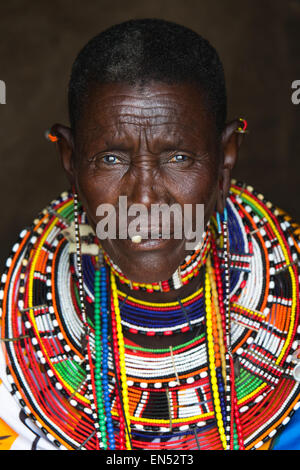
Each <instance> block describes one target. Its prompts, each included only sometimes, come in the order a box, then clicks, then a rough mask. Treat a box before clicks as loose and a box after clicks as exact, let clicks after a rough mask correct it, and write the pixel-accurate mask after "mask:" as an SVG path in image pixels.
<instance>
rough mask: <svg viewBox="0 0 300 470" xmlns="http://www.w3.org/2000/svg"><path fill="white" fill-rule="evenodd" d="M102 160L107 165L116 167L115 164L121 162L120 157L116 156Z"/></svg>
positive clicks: (107, 156) (106, 156)
mask: <svg viewBox="0 0 300 470" xmlns="http://www.w3.org/2000/svg"><path fill="white" fill-rule="evenodd" d="M102 160H103V162H104V163H107V164H108V165H114V164H115V163H119V162H120V160H119V159H118V157H116V156H115V155H112V154H109V155H104V157H103V158H102Z"/></svg>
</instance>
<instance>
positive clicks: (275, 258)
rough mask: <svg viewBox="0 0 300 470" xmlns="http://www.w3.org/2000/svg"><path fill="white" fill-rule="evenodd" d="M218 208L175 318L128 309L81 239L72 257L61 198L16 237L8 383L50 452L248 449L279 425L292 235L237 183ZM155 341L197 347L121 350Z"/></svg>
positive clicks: (65, 197) (288, 353) (1, 292)
mask: <svg viewBox="0 0 300 470" xmlns="http://www.w3.org/2000/svg"><path fill="white" fill-rule="evenodd" d="M226 207H227V214H228V219H227V220H224V221H223V224H222V233H221V234H218V229H217V224H216V221H215V220H214V219H212V220H211V240H210V248H209V250H208V253H207V256H206V261H205V264H204V265H201V266H202V267H201V269H200V270H199V272H200V273H203V283H202V284H201V289H200V290H199V291H198V292H195V293H194V294H193V295H192V296H191V298H186V299H180V301H181V303H182V305H183V307H184V309H185V311H183V310H182V306H181V305H180V303H179V302H178V303H176V304H175V305H167V304H165V305H160V306H158V305H156V307H155V306H154V305H148V304H146V303H145V302H140V301H137V300H136V299H134V297H130V296H129V297H128V298H126V296H124V294H123V293H122V292H121V291H120V290H119V291H118V288H117V283H116V278H115V274H114V272H113V269H111V267H110V266H109V265H108V264H107V263H106V262H105V260H104V263H102V262H101V259H98V258H97V257H94V255H90V254H87V253H86V251H85V246H84V243H83V240H82V237H81V243H82V246H81V247H80V249H79V251H78V252H76V253H75V254H74V250H73V249H72V246H71V245H72V242H70V240H68V239H67V238H66V235H65V230H66V229H67V228H68V226H69V224H70V223H72V222H73V221H74V222H75V225H76V219H77V217H75V220H74V203H73V198H72V196H71V195H70V194H69V193H63V194H62V195H61V197H60V198H59V199H58V200H56V201H53V202H52V203H51V205H50V206H49V207H48V208H47V209H45V210H44V211H43V212H42V213H41V214H39V216H38V217H37V218H36V219H35V221H34V223H33V224H32V226H31V227H30V228H29V229H27V230H24V231H23V232H22V233H21V234H20V238H19V240H18V242H17V243H16V244H15V245H14V247H13V251H12V255H11V257H10V258H9V259H8V261H7V264H6V269H5V272H4V273H3V275H2V285H1V289H0V298H1V301H2V338H4V339H5V340H6V341H5V342H4V346H5V350H6V357H7V366H8V367H7V375H8V379H9V382H10V384H11V393H12V395H13V396H14V398H15V399H16V400H17V402H18V403H19V405H20V407H21V408H22V409H23V411H24V413H25V414H26V416H27V417H28V418H29V419H31V420H32V421H33V422H34V423H35V424H36V426H38V427H39V428H40V430H41V432H42V433H43V434H44V435H45V436H46V437H47V438H48V439H49V440H50V441H51V442H52V443H53V445H54V446H55V447H58V448H59V447H60V448H64V449H90V450H92V449H149V450H150V449H176V450H178V449H186V450H192V449H196V450H197V449H201V450H202V449H203V450H204V449H235V448H240V449H243V448H245V449H256V448H259V447H260V446H261V445H262V444H263V442H265V441H266V440H269V439H270V438H272V437H273V436H274V435H276V434H277V433H278V432H279V431H280V430H281V428H282V426H284V425H286V424H287V423H288V422H289V419H290V417H291V415H292V414H293V412H294V410H295V409H297V408H298V406H299V398H300V395H299V393H300V386H299V381H298V376H299V375H298V373H297V370H298V369H299V362H298V358H297V354H295V352H296V350H297V348H298V342H299V339H300V338H299V334H300V331H299V328H298V324H299V245H298V239H297V236H298V233H299V228H297V227H295V226H294V224H292V222H291V220H290V219H289V218H288V216H286V215H285V214H284V213H283V212H282V211H279V210H278V209H276V208H274V207H273V206H272V204H270V203H269V202H268V201H266V200H265V199H264V198H263V196H261V195H260V194H258V193H257V192H255V191H254V190H253V189H252V188H251V187H249V186H245V185H242V184H240V183H236V182H234V184H233V185H232V187H231V191H230V196H229V198H228V200H227V205H226ZM75 215H76V214H75ZM78 220H79V222H80V223H82V222H85V220H84V219H83V220H81V216H80V214H78ZM78 220H77V221H78ZM79 229H80V228H79V226H77V228H76V230H77V232H78V230H79ZM72 251H73V252H72ZM88 257H89V258H88ZM72 270H73V273H72V272H71V271H72ZM199 279H200V276H199ZM124 301H125V303H124ZM122 304H123V305H122ZM150 307H151V308H150ZM179 307H180V308H179ZM160 308H161V309H163V310H164V313H165V315H164V317H162V315H160V310H159V309H160ZM168 309H169V312H170V314H169V316H170V317H171V318H170V319H169V318H167V317H168V313H167V312H168ZM90 310H92V315H90V314H89V311H90ZM141 311H142V312H143V318H142V320H141V321H140V322H138V315H139V314H140V312H141ZM185 314H186V315H187V317H186V316H185ZM173 321H174V324H172V322H173ZM150 322H153V325H152V326H150V327H149V324H150ZM158 322H160V323H159V325H158V326H157V323H158ZM164 322H166V323H167V324H166V326H163V323H164ZM164 327H165V328H167V330H165V331H171V329H172V327H173V328H174V331H178V330H180V329H182V328H186V329H187V328H189V329H194V332H195V337H194V339H193V340H190V341H185V342H184V343H183V344H181V345H180V346H176V347H173V348H172V347H170V348H164V349H161V350H157V349H156V350H154V349H150V348H142V347H140V346H137V345H136V344H133V343H131V342H130V341H128V340H127V339H126V328H128V329H139V330H143V332H144V334H147V331H148V330H147V329H148V328H153V329H159V330H160V332H161V331H162V330H163V328H164ZM187 331H188V330H187ZM123 333H124V334H123ZM139 334H140V331H139ZM7 340H9V341H7Z"/></svg>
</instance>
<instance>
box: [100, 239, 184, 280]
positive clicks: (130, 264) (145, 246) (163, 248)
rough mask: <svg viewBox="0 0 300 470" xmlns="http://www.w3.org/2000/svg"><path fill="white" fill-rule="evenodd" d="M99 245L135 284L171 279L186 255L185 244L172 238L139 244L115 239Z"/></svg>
mask: <svg viewBox="0 0 300 470" xmlns="http://www.w3.org/2000/svg"><path fill="white" fill-rule="evenodd" d="M102 246H103V249H104V251H106V253H107V254H108V256H109V257H110V258H111V260H112V261H113V262H114V263H115V264H116V265H117V266H118V267H119V268H120V270H121V271H122V273H123V274H124V275H125V276H126V277H127V279H130V280H131V281H132V282H138V283H153V282H160V281H165V280H168V279H170V278H171V276H172V275H173V274H174V272H175V271H176V269H177V268H178V266H179V265H180V264H181V263H182V262H183V260H184V258H185V256H186V253H185V250H184V242H183V241H182V240H174V239H173V240H172V239H171V240H164V241H159V242H158V243H153V244H151V243H147V242H145V243H140V244H138V245H135V244H134V243H133V242H132V241H130V240H118V241H116V240H114V241H113V242H110V243H105V244H104V243H103V245H102Z"/></svg>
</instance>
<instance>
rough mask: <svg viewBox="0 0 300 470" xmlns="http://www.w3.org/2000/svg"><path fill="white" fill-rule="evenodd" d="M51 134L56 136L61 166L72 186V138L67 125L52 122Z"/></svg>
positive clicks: (73, 176)
mask: <svg viewBox="0 0 300 470" xmlns="http://www.w3.org/2000/svg"><path fill="white" fill-rule="evenodd" d="M50 132H51V134H53V135H56V137H57V138H58V140H57V146H58V150H59V154H60V159H61V163H62V167H63V169H64V171H65V173H66V175H67V178H68V180H69V181H70V183H71V185H72V186H73V184H74V182H75V174H74V138H73V134H72V131H71V129H70V128H69V127H67V126H63V125H62V124H54V125H53V126H52V127H51V131H50Z"/></svg>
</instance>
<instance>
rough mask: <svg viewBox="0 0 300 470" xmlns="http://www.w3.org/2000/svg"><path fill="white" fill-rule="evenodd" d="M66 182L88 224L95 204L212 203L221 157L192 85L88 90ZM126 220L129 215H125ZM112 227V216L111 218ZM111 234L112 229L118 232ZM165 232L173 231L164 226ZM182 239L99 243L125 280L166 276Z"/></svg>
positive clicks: (210, 206) (94, 219)
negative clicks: (69, 178) (121, 200)
mask: <svg viewBox="0 0 300 470" xmlns="http://www.w3.org/2000/svg"><path fill="white" fill-rule="evenodd" d="M73 158H74V168H73V180H74V184H75V187H76V190H77V192H78V194H79V198H80V200H81V201H82V203H83V205H84V207H85V209H86V211H87V215H88V218H89V221H90V223H91V225H92V226H93V228H94V229H96V226H97V223H98V222H99V217H98V216H97V215H96V211H97V208H98V206H99V205H100V204H107V203H109V204H112V205H113V206H114V207H115V208H116V213H117V214H118V204H119V197H120V196H126V197H127V205H128V207H130V206H131V205H132V204H136V203H138V204H143V205H144V206H146V208H148V209H149V211H150V208H151V205H152V204H168V205H172V204H174V203H177V204H179V205H180V207H182V208H183V206H184V204H192V205H193V208H194V207H195V205H196V204H204V214H205V223H206V222H207V221H208V219H209V217H210V216H211V214H212V213H213V212H214V210H215V207H216V201H217V198H218V192H219V191H220V182H221V178H222V177H221V176H220V173H221V172H220V167H221V166H222V165H221V162H222V160H223V154H222V148H221V143H220V139H218V137H217V132H216V127H215V121H214V119H213V117H212V115H211V114H210V113H209V112H208V110H207V107H206V106H205V102H204V100H203V96H202V94H201V92H200V91H199V90H198V88H196V87H195V86H193V85H191V84H176V85H175V84H174V85H168V84H163V83H153V84H149V85H145V86H143V87H133V86H130V85H127V84H104V85H96V86H95V87H94V88H91V90H90V93H89V97H88V99H87V102H86V103H85V106H84V109H83V114H82V117H81V119H80V121H79V123H78V126H77V129H76V136H75V138H74V157H73ZM128 221H130V219H129V220H128ZM117 229H118V217H117ZM117 232H118V230H117ZM171 233H172V229H171ZM185 244H186V240H185V238H184V237H183V238H182V239H175V238H174V237H172V236H171V237H170V239H158V240H154V241H153V240H150V239H148V240H147V239H145V240H142V242H141V243H138V244H137V243H134V242H133V241H132V240H131V239H106V240H103V241H102V246H103V249H104V250H105V251H106V252H107V253H108V255H109V256H110V258H111V259H112V260H113V261H114V263H116V264H117V265H118V266H119V267H120V269H121V270H122V272H123V273H124V274H125V275H126V276H127V277H128V278H129V279H131V280H132V281H136V282H155V281H160V280H165V279H168V278H170V276H171V275H172V274H173V273H174V271H175V270H176V269H177V267H178V266H179V265H180V263H181V262H182V261H183V259H184V257H185V256H186V254H187V251H186V248H185Z"/></svg>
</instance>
